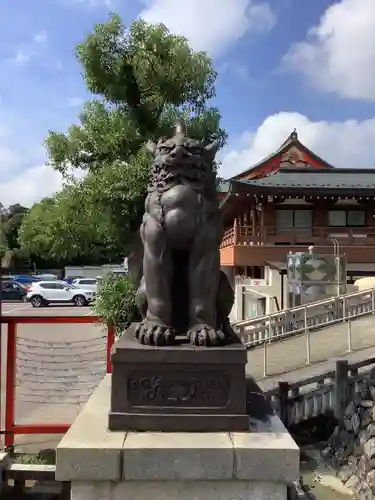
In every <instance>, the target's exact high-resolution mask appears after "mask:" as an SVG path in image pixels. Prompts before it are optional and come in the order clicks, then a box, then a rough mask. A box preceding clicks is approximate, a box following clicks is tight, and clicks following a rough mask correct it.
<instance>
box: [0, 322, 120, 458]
mask: <svg viewBox="0 0 375 500" xmlns="http://www.w3.org/2000/svg"><path fill="white" fill-rule="evenodd" d="M98 321H99V318H98V317H96V316H65V317H62V316H28V317H27V316H5V317H4V316H3V318H2V322H3V323H5V324H7V341H6V356H4V353H2V352H1V348H2V344H3V342H0V360H1V362H0V366H2V364H3V360H4V358H5V363H6V369H5V370H4V369H2V370H1V373H0V394H2V393H3V387H4V374H5V412H4V411H2V410H3V409H2V408H0V424H1V425H0V427H1V433H2V434H3V435H5V448H12V447H13V446H14V437H15V435H16V434H63V433H65V432H66V431H67V430H68V429H69V427H70V424H69V423H63V422H57V423H43V422H35V423H32V424H27V425H21V424H17V422H16V414H15V409H16V398H17V394H16V373H17V339H18V332H17V330H18V329H17V326H18V325H20V324H23V325H25V324H29V325H31V324H34V325H35V324H40V325H41V324H51V325H57V324H59V325H61V324H64V325H67V327H68V326H69V325H71V324H88V323H91V324H93V323H97V322H98ZM102 338H104V337H102ZM2 339H3V337H1V340H2ZM28 340H30V345H31V346H32V345H33V342H34V343H36V342H38V341H35V340H33V339H27V338H23V339H22V341H23V342H24V346H25V347H26V349H27V346H28ZM94 340H95V339H94ZM114 340H115V330H114V328H113V327H108V328H107V332H106V335H105V338H104V347H105V356H103V365H104V364H105V368H106V370H105V371H106V372H107V373H110V372H111V360H110V353H111V347H112V345H113V343H114ZM39 342H40V341H39ZM42 342H44V343H45V344H48V342H46V341H42ZM79 342H81V341H76V343H79ZM61 343H63V342H61ZM26 349H25V351H24V352H26V354H27V351H26ZM97 352H99V350H98V351H97ZM83 354H84V351H83ZM104 357H105V359H104ZM56 364H57V365H58V361H56ZM30 373H32V370H31V372H30ZM26 376H27V374H26ZM45 382H46V383H48V380H46V381H45ZM42 385H43V384H42ZM31 392H32V389H31ZM88 396H89V394H88ZM4 413H5V418H4V419H3V418H2V416H3V414H4ZM2 420H4V421H2Z"/></svg>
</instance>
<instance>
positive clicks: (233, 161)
mask: <svg viewBox="0 0 375 500" xmlns="http://www.w3.org/2000/svg"><path fill="white" fill-rule="evenodd" d="M294 128H296V129H297V132H298V137H299V139H300V141H301V142H302V143H303V144H305V145H306V146H307V147H308V148H310V149H311V150H312V151H314V152H315V153H316V154H317V155H319V156H320V157H321V158H323V159H324V160H326V161H328V162H329V163H331V164H333V165H334V166H336V167H352V168H367V167H374V165H375V117H374V118H372V119H369V120H364V121H358V120H347V121H344V122H326V121H319V122H313V121H311V120H309V118H307V117H306V116H304V115H302V114H300V113H287V112H282V113H278V114H276V115H272V116H269V117H268V118H266V120H264V122H263V123H262V124H261V125H260V127H258V129H257V130H255V131H250V132H245V133H244V134H243V135H242V136H241V137H240V138H238V139H237V140H236V141H234V142H232V144H229V147H228V148H227V149H226V150H225V151H223V153H222V155H221V161H222V168H221V172H220V175H222V176H223V177H231V176H233V175H235V174H237V173H239V172H241V171H243V170H246V169H248V168H250V167H251V166H253V165H254V164H255V163H257V162H258V161H260V160H262V159H263V158H265V157H267V156H269V155H270V154H271V153H273V152H274V151H276V150H277V149H278V148H279V147H280V146H281V144H282V143H283V142H284V141H285V140H286V138H287V137H288V136H289V134H290V133H291V132H292V131H293V129H294Z"/></svg>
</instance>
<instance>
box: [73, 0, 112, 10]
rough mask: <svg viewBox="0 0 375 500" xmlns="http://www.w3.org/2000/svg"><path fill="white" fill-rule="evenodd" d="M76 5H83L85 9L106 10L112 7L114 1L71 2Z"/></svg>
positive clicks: (75, 0)
mask: <svg viewBox="0 0 375 500" xmlns="http://www.w3.org/2000/svg"><path fill="white" fill-rule="evenodd" d="M71 1H73V3H76V4H83V5H86V6H87V7H106V8H108V9H110V8H112V7H114V6H115V5H114V4H115V0H71Z"/></svg>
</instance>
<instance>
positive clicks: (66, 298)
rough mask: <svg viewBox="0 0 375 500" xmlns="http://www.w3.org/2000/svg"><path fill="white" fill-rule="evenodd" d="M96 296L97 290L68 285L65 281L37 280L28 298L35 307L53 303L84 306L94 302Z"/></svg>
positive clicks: (29, 290) (28, 292)
mask: <svg viewBox="0 0 375 500" xmlns="http://www.w3.org/2000/svg"><path fill="white" fill-rule="evenodd" d="M95 297H96V293H95V292H93V291H91V290H84V289H82V288H79V287H77V286H75V285H68V284H67V283H65V282H64V281H37V282H36V283H33V284H32V285H31V287H30V288H29V289H28V291H27V295H26V300H27V301H28V302H30V303H31V305H32V306H33V307H42V306H48V305H49V304H52V303H55V304H56V303H66V304H69V303H71V304H74V305H75V306H78V307H82V306H86V305H88V304H90V302H93V301H94V300H95Z"/></svg>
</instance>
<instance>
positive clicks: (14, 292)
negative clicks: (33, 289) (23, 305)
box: [1, 279, 27, 301]
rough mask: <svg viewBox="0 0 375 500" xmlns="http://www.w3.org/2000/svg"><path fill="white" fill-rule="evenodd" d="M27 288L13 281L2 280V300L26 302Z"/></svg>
mask: <svg viewBox="0 0 375 500" xmlns="http://www.w3.org/2000/svg"><path fill="white" fill-rule="evenodd" d="M26 294H27V288H26V287H24V286H22V285H21V284H20V283H17V282H16V281H13V280H4V279H3V280H2V282H1V299H2V300H20V301H21V300H22V301H23V300H25V298H26Z"/></svg>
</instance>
